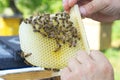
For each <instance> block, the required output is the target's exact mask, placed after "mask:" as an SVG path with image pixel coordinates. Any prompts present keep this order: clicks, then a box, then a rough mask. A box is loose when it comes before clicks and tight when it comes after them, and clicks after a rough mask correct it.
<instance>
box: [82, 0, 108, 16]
mask: <svg viewBox="0 0 120 80" xmlns="http://www.w3.org/2000/svg"><path fill="white" fill-rule="evenodd" d="M109 4H110V0H92V1H91V2H89V3H87V4H85V5H83V6H80V12H81V14H82V15H83V16H88V15H91V14H93V13H95V12H98V11H100V10H102V9H104V8H105V7H106V6H108V5H109Z"/></svg>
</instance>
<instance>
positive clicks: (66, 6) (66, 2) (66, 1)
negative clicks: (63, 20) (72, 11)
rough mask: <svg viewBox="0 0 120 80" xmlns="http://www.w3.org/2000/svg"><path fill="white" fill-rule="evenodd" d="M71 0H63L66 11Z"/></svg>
mask: <svg viewBox="0 0 120 80" xmlns="http://www.w3.org/2000/svg"><path fill="white" fill-rule="evenodd" d="M68 2H69V0H63V7H64V10H65V11H68V10H69V3H68Z"/></svg>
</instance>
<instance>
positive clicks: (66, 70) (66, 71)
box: [60, 67, 71, 80]
mask: <svg viewBox="0 0 120 80" xmlns="http://www.w3.org/2000/svg"><path fill="white" fill-rule="evenodd" d="M70 73H71V71H70V70H69V68H68V67H65V68H64V69H62V70H61V71H60V75H61V80H66V78H67V74H70Z"/></svg>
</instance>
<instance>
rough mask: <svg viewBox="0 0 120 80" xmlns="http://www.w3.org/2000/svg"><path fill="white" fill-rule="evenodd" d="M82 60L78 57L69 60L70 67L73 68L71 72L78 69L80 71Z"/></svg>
mask: <svg viewBox="0 0 120 80" xmlns="http://www.w3.org/2000/svg"><path fill="white" fill-rule="evenodd" d="M80 66H81V65H80V62H79V61H77V59H76V58H72V59H70V60H69V62H68V67H69V69H70V70H71V72H73V71H74V72H76V71H78V69H79V68H80Z"/></svg>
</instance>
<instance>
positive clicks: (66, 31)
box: [24, 12, 80, 52]
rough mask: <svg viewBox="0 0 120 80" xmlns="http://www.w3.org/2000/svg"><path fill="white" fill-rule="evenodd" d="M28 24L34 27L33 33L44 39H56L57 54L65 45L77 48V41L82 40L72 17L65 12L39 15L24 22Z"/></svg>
mask: <svg viewBox="0 0 120 80" xmlns="http://www.w3.org/2000/svg"><path fill="white" fill-rule="evenodd" d="M24 22H25V23H26V24H31V25H32V26H33V31H34V32H38V33H40V34H41V35H42V36H43V37H47V38H50V39H54V40H55V41H56V45H57V48H56V49H55V50H54V51H55V52H57V51H58V50H60V49H61V46H62V45H63V44H66V43H67V44H68V45H69V47H76V44H77V40H80V37H79V35H78V32H77V29H76V28H75V27H74V25H73V22H72V21H70V15H69V14H68V13H65V12H61V13H56V14H54V15H50V14H38V15H36V16H31V17H29V18H27V19H25V20H24Z"/></svg>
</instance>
